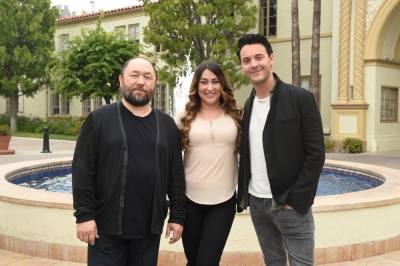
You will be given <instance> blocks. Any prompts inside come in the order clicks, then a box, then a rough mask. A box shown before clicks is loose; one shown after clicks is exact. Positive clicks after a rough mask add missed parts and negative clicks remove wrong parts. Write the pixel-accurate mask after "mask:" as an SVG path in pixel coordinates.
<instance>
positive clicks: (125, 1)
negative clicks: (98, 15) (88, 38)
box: [51, 0, 139, 13]
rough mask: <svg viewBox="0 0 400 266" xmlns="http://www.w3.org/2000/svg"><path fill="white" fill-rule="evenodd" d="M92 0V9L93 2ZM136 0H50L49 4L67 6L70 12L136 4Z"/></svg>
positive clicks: (108, 8)
mask: <svg viewBox="0 0 400 266" xmlns="http://www.w3.org/2000/svg"><path fill="white" fill-rule="evenodd" d="M92 2H94V9H93V4H92ZM138 2H139V1H138V0H51V5H52V6H55V5H62V6H68V9H69V11H70V12H73V11H76V12H78V13H80V12H81V11H83V10H84V11H87V12H91V11H98V10H100V9H103V10H110V9H115V8H120V7H127V6H132V5H135V4H138Z"/></svg>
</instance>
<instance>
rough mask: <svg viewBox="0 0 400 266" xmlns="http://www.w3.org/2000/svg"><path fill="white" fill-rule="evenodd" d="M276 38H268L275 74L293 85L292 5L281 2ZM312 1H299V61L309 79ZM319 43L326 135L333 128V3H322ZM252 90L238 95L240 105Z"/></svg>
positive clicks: (321, 98) (247, 87) (279, 2)
mask: <svg viewBox="0 0 400 266" xmlns="http://www.w3.org/2000/svg"><path fill="white" fill-rule="evenodd" d="M277 5H278V11H277V12H278V14H277V20H278V21H277V25H278V26H277V36H276V37H269V38H268V40H269V41H270V42H271V45H272V49H273V51H274V56H275V62H274V65H273V71H274V72H276V73H277V74H278V75H279V77H280V78H281V79H282V80H283V81H285V82H287V83H291V81H292V73H291V72H292V69H291V65H292V62H291V60H292V57H291V54H292V48H291V30H292V21H291V19H290V18H291V2H290V1H278V4H277ZM312 16H313V1H309V0H300V1H299V30H300V38H301V42H300V53H301V55H300V60H301V76H310V71H311V42H312V39H311V36H312ZM321 18H323V19H321V31H320V32H321V39H320V75H321V97H320V100H321V116H322V122H323V128H324V132H325V133H329V132H330V126H331V122H330V120H331V117H330V115H331V107H330V104H331V89H332V55H331V53H332V52H331V51H332V1H322V6H321ZM250 89H251V84H250V85H247V86H243V87H242V88H241V89H239V90H237V91H235V96H236V98H237V100H238V102H239V103H240V104H241V105H243V104H244V102H245V100H246V99H247V97H248V95H249V93H250Z"/></svg>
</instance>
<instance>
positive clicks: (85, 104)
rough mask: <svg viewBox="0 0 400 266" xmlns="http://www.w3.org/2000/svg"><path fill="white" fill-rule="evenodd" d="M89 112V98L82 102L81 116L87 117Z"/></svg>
mask: <svg viewBox="0 0 400 266" xmlns="http://www.w3.org/2000/svg"><path fill="white" fill-rule="evenodd" d="M91 110H92V107H91V103H90V98H88V99H84V100H82V115H88V114H89V113H90V111H91Z"/></svg>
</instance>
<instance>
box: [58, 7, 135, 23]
mask: <svg viewBox="0 0 400 266" xmlns="http://www.w3.org/2000/svg"><path fill="white" fill-rule="evenodd" d="M138 11H143V4H137V5H134V6H128V7H121V8H116V9H111V10H105V11H98V12H93V13H87V14H82V15H79V16H70V17H61V18H58V19H57V24H58V25H59V24H70V23H75V22H81V21H87V20H94V19H97V17H99V16H100V15H101V14H102V13H104V17H109V16H115V15H123V14H129V13H134V12H138Z"/></svg>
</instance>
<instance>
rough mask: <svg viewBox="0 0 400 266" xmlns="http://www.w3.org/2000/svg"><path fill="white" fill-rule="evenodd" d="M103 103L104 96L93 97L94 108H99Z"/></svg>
mask: <svg viewBox="0 0 400 266" xmlns="http://www.w3.org/2000/svg"><path fill="white" fill-rule="evenodd" d="M102 105H103V98H102V97H101V96H95V97H94V98H93V110H96V109H99V108H100V107H101V106H102Z"/></svg>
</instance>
